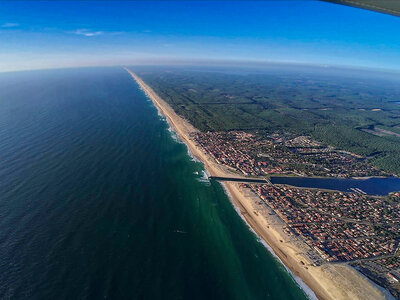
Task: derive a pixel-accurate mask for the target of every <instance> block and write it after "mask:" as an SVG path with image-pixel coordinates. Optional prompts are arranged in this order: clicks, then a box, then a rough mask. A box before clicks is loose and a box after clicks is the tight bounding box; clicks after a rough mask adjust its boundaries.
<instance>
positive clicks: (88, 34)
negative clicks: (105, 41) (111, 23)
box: [72, 29, 104, 37]
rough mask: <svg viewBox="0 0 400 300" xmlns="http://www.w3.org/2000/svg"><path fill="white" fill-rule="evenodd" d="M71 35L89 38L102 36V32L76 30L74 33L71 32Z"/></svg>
mask: <svg viewBox="0 0 400 300" xmlns="http://www.w3.org/2000/svg"><path fill="white" fill-rule="evenodd" d="M72 33H74V34H77V35H83V36H88V37H90V36H98V35H102V34H104V31H92V30H90V29H77V30H75V31H72Z"/></svg>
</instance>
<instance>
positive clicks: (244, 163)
mask: <svg viewBox="0 0 400 300" xmlns="http://www.w3.org/2000/svg"><path fill="white" fill-rule="evenodd" d="M193 139H194V140H195V141H196V142H197V143H198V144H199V145H200V146H201V147H202V148H203V149H204V151H205V152H206V153H208V154H209V155H210V156H211V157H213V158H214V159H215V161H216V162H217V163H219V164H224V165H226V166H228V167H231V168H233V169H234V170H236V171H237V172H239V173H242V174H244V175H253V176H265V175H270V174H286V175H297V176H322V177H338V178H348V177H367V176H387V175H388V174H387V173H386V172H384V171H382V170H378V169H377V168H375V167H374V166H372V165H371V164H369V163H368V162H367V160H366V158H364V157H361V156H359V155H356V154H353V153H350V152H346V151H340V150H337V149H334V148H333V147H330V146H325V145H323V144H322V143H319V142H317V141H314V140H312V139H311V138H310V137H307V136H296V135H294V134H290V133H267V132H263V131H257V132H255V133H250V132H245V131H228V132H207V133H196V134H195V135H194V136H193Z"/></svg>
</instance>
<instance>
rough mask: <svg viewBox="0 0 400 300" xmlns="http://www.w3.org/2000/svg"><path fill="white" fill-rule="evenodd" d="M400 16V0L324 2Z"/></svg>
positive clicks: (333, 0)
mask: <svg viewBox="0 0 400 300" xmlns="http://www.w3.org/2000/svg"><path fill="white" fill-rule="evenodd" d="M322 1H326V2H333V3H337V4H343V5H348V6H353V7H359V8H364V9H369V10H373V11H378V12H381V13H385V14H389V15H393V16H398V17H399V16H400V0H322Z"/></svg>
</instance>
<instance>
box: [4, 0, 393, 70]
mask: <svg viewBox="0 0 400 300" xmlns="http://www.w3.org/2000/svg"><path fill="white" fill-rule="evenodd" d="M399 32H400V18H398V17H394V16H390V15H385V14H381V13H376V12H371V11H367V10H362V9H358V8H352V7H346V6H341V5H336V4H331V3H325V2H319V1H254V2H248V1H247V2H241V1H231V2H230V1H215V2H213V1H206V2H195V1H176V2H165V1H159V2H149V1H146V2H145V1H143V2H141V1H121V2H115V1H114V2H106V1H99V2H95V1H86V2H81V1H71V2H61V1H56V2H44V1H40V2H34V1H29V2H23V1H16V2H12V1H3V2H1V5H0V71H10V70H28V69H38V68H52V67H73V66H96V65H120V64H135V63H148V64H149V63H150V64H151V63H154V64H157V63H163V62H165V63H168V62H176V61H179V60H183V61H191V60H217V61H218V60H254V61H258V60H260V61H266V62H268V61H271V62H297V63H311V64H323V65H348V66H362V67H372V68H382V69H392V70H400V34H399Z"/></svg>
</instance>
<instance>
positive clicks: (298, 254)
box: [125, 68, 385, 299]
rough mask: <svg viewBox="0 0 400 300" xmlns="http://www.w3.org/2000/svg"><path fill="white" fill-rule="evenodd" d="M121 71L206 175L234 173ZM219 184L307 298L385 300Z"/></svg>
mask: <svg viewBox="0 0 400 300" xmlns="http://www.w3.org/2000/svg"><path fill="white" fill-rule="evenodd" d="M125 70H126V71H127V72H128V73H129V74H130V75H131V76H132V77H133V79H134V80H135V81H136V82H137V83H138V85H139V86H140V88H141V89H142V90H143V91H144V92H145V93H146V95H147V96H148V97H149V99H151V100H152V102H153V103H154V105H155V106H156V107H157V109H158V110H159V111H160V112H161V113H162V114H163V115H164V116H165V118H166V119H167V122H168V123H169V124H170V126H171V127H172V128H173V129H174V130H175V132H176V134H177V135H178V137H179V138H180V139H181V141H182V142H183V143H185V144H186V145H187V147H188V150H189V151H190V153H191V154H192V155H193V156H194V157H195V158H196V159H198V160H199V161H201V162H202V163H203V164H204V167H205V171H206V172H207V173H208V174H210V175H211V176H217V177H218V176H219V177H227V176H230V177H234V176H235V174H231V173H229V171H228V170H226V169H224V168H223V167H222V166H221V165H218V164H217V163H215V162H214V161H212V159H211V158H210V157H209V156H208V155H207V154H206V153H204V152H203V151H202V149H200V147H198V145H196V143H195V142H194V141H193V140H191V139H190V135H191V134H192V133H195V132H198V130H197V129H196V128H195V127H193V126H192V125H191V124H190V123H189V122H187V121H186V120H184V119H183V118H182V117H180V116H178V115H177V114H176V113H175V111H174V110H173V109H172V108H171V107H170V106H169V105H168V104H167V103H166V102H165V101H164V100H163V99H161V98H160V97H159V96H158V95H157V94H156V93H155V92H154V91H153V90H152V89H151V87H149V86H148V85H147V84H146V83H145V82H143V80H142V79H141V78H140V77H138V76H137V75H136V74H135V73H133V72H132V71H130V70H129V69H127V68H125ZM223 187H224V188H225V189H226V191H227V195H228V197H229V198H230V200H231V201H232V202H233V204H234V206H235V209H237V210H238V213H239V214H240V216H241V217H242V218H243V219H244V220H245V221H246V223H247V224H248V225H249V226H250V228H251V229H252V230H253V231H254V232H255V233H256V234H257V236H258V238H259V239H260V242H261V241H264V242H265V243H266V244H267V245H268V246H269V248H271V249H272V254H273V255H274V254H275V255H276V256H277V257H278V258H279V260H280V261H281V262H282V263H283V264H284V266H285V267H286V268H287V269H288V270H290V272H291V273H292V276H293V279H294V280H296V277H297V278H299V279H300V280H301V281H300V282H299V281H297V280H296V282H297V284H299V286H300V287H301V288H302V289H303V291H304V292H305V293H306V294H307V295H308V296H309V297H310V296H311V297H312V296H313V295H310V294H309V293H307V291H306V290H307V288H309V289H310V290H312V292H313V293H314V294H315V296H316V297H317V298H318V299H367V298H373V299H385V296H384V295H383V293H382V292H381V291H379V290H378V288H376V287H375V286H373V285H372V284H371V283H370V282H369V281H368V279H367V278H365V277H364V276H363V275H361V274H360V273H359V272H358V271H356V270H355V269H354V268H352V267H350V266H348V265H345V264H335V265H334V264H329V263H326V264H324V265H322V266H313V265H312V263H311V262H310V260H309V259H308V258H307V257H306V256H305V255H304V252H305V251H304V249H300V248H299V247H298V246H297V245H296V244H294V243H293V242H292V240H291V238H290V237H289V236H285V234H284V232H283V230H282V228H281V225H282V224H278V225H277V224H273V223H271V220H270V218H266V217H264V216H262V215H261V214H257V213H256V210H257V207H254V204H255V199H256V198H255V196H254V194H253V195H245V192H246V191H243V190H242V189H241V188H239V185H238V184H237V183H233V182H224V183H223ZM247 192H248V191H247ZM269 248H268V247H267V249H268V250H270V249H269ZM270 252H271V251H270ZM301 283H304V285H306V286H307V288H304V286H302V284H301Z"/></svg>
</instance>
